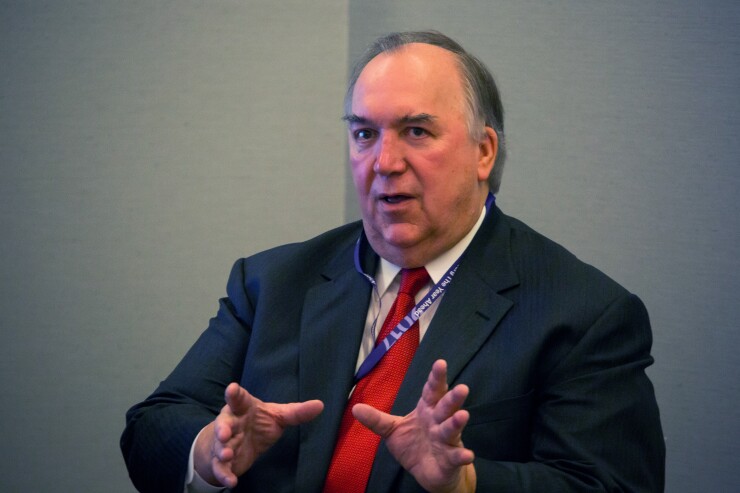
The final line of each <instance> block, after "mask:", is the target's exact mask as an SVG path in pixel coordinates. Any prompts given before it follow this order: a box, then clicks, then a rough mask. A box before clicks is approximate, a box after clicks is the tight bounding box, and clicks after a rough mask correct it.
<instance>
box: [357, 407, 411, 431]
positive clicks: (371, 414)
mask: <svg viewBox="0 0 740 493" xmlns="http://www.w3.org/2000/svg"><path fill="white" fill-rule="evenodd" d="M352 415H353V416H354V417H355V419H357V421H359V422H360V424H362V425H363V426H365V427H366V428H369V429H370V431H372V432H373V433H375V434H376V435H380V436H381V437H383V438H385V437H387V436H388V435H390V433H391V431H393V428H394V426H395V423H396V420H398V419H400V418H399V417H397V416H392V415H390V414H387V413H384V412H381V411H378V410H377V409H375V408H374V407H372V406H369V405H367V404H355V406H354V407H353V408H352Z"/></svg>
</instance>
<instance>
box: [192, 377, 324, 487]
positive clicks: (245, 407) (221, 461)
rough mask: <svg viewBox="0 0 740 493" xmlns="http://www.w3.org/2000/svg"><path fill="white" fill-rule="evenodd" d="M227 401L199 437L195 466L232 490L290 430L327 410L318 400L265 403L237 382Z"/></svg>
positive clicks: (206, 475)
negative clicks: (256, 462)
mask: <svg viewBox="0 0 740 493" xmlns="http://www.w3.org/2000/svg"><path fill="white" fill-rule="evenodd" d="M225 398H226V405H225V406H224V407H223V408H222V409H221V413H220V414H219V415H218V416H217V417H216V419H215V420H214V421H213V422H212V423H211V424H209V425H208V426H206V427H205V428H204V429H203V431H202V432H201V434H200V435H199V436H198V440H197V442H196V444H195V454H194V466H195V470H196V471H197V472H198V474H199V475H200V476H201V477H202V478H203V479H205V480H206V481H208V482H209V483H211V484H214V485H222V486H226V487H228V488H233V487H234V486H236V484H237V481H238V478H239V476H241V475H242V474H244V472H246V471H247V470H248V469H249V468H250V467H251V466H252V464H253V463H254V461H255V460H256V459H257V457H259V456H260V454H262V453H263V452H264V451H265V450H267V449H268V448H269V447H270V446H272V445H273V444H274V443H275V442H276V441H277V440H278V439H279V438H280V437H281V436H282V434H283V431H284V430H285V428H286V427H288V426H295V425H299V424H302V423H306V422H308V421H311V420H312V419H314V418H315V417H316V416H318V415H319V414H320V413H321V411H323V409H324V404H323V403H322V402H321V401H318V400H312V401H306V402H293V403H289V404H276V403H272V402H263V401H261V400H259V399H257V398H256V397H254V396H253V395H251V394H250V393H249V392H247V391H246V390H245V389H244V388H242V387H241V386H239V385H238V384H237V383H232V384H230V385H229V386H228V387H226V392H225Z"/></svg>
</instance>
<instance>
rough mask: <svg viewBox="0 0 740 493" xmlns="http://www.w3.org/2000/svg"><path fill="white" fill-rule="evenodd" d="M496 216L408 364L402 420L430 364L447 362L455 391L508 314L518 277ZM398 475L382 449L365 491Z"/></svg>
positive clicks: (396, 408) (396, 410) (398, 407)
mask: <svg viewBox="0 0 740 493" xmlns="http://www.w3.org/2000/svg"><path fill="white" fill-rule="evenodd" d="M500 216H501V212H500V211H499V210H498V209H494V211H492V213H491V214H489V217H487V218H486V221H485V222H484V223H483V225H482V226H481V229H480V230H479V231H478V233H477V234H476V236H475V239H474V240H473V242H472V243H471V244H470V246H469V247H468V250H467V251H466V253H465V258H464V259H463V261H462V262H461V263H460V267H459V268H458V271H457V273H456V275H455V278H454V279H453V281H452V283H451V284H450V287H449V288H448V290H447V291H446V292H445V295H444V297H443V299H442V300H441V301H440V306H439V307H438V309H437V312H436V313H435V315H434V319H433V320H432V323H431V324H430V326H429V327H428V329H427V332H426V334H425V335H424V339H423V340H422V342H421V344H420V345H419V349H418V350H417V352H416V354H415V356H414V359H413V361H412V362H411V366H410V367H409V370H408V372H407V373H406V377H405V379H404V381H403V384H402V385H401V388H400V390H399V392H398V397H397V398H396V401H395V403H394V405H393V409H392V410H391V413H392V414H395V415H399V416H402V415H405V414H408V413H409V412H411V411H412V410H413V409H414V408H415V407H416V403H417V402H418V400H419V397H420V396H421V390H422V388H423V386H424V384H425V383H426V379H427V376H428V375H429V371H430V370H431V368H432V364H433V363H434V362H435V361H436V360H438V359H444V360H446V361H447V368H448V382H449V383H450V386H452V385H454V383H455V380H456V378H457V376H458V375H459V374H460V372H461V371H462V369H463V368H464V367H465V366H466V365H467V364H468V363H469V362H470V360H471V359H473V358H474V357H475V354H476V353H477V352H478V350H479V348H480V347H481V346H482V345H483V344H485V342H486V340H487V339H488V338H489V337H491V334H492V333H493V332H494V330H495V328H496V326H497V325H498V323H499V322H500V321H501V319H502V318H503V317H504V315H505V314H506V312H507V311H508V310H509V308H511V306H512V304H513V303H512V301H511V300H509V299H507V298H505V297H503V296H501V295H500V294H499V293H500V292H501V291H503V290H505V289H508V288H511V287H512V286H515V285H516V284H518V277H517V275H516V272H515V270H514V268H513V265H512V262H511V252H510V250H509V247H508V245H509V234H510V233H509V229H508V226H507V225H506V224H505V221H501V218H500ZM400 472H401V466H400V464H398V462H396V460H395V459H394V458H393V457H392V456H391V454H390V452H388V449H387V448H386V447H384V446H381V447H380V448H379V449H378V454H377V456H376V459H375V463H374V464H373V472H372V473H371V476H370V482H369V484H368V491H378V492H382V491H390V490H389V487H390V485H392V484H393V483H394V478H395V477H396V476H397V475H398V474H399V473H400Z"/></svg>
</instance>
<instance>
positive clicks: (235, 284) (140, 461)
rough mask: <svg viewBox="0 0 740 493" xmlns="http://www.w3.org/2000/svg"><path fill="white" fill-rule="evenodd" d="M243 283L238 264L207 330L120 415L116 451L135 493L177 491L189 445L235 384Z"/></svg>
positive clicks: (242, 331) (243, 330) (245, 327)
mask: <svg viewBox="0 0 740 493" xmlns="http://www.w3.org/2000/svg"><path fill="white" fill-rule="evenodd" d="M243 280H244V273H243V269H242V261H238V262H237V263H236V264H235V265H234V267H233V269H232V271H231V275H230V277H229V282H228V285H227V294H228V297H227V298H224V299H222V300H221V301H220V305H219V311H218V314H217V315H216V317H214V318H213V319H211V322H210V324H209V326H208V329H207V330H206V331H205V332H204V333H203V334H202V335H201V337H200V338H199V339H198V341H197V342H196V343H195V344H194V345H193V347H192V348H191V349H190V350H189V351H188V353H187V354H186V355H185V357H184V358H183V359H182V361H181V362H180V363H179V364H178V366H177V367H176V368H175V370H174V371H173V372H172V373H171V374H170V375H169V377H167V379H166V380H164V381H163V382H162V383H161V384H160V385H159V387H158V388H157V389H156V390H155V391H154V393H153V394H152V395H150V396H149V397H148V398H147V399H146V400H145V401H144V402H142V403H140V404H137V405H136V406H134V407H132V408H131V409H130V410H129V411H128V413H127V414H126V428H125V430H124V432H123V435H122V437H121V449H122V451H123V456H124V460H125V461H126V465H127V467H128V470H129V475H130V476H131V480H132V481H133V483H134V485H135V486H136V488H137V489H138V490H139V491H142V492H149V491H150V492H166V491H173V492H174V491H177V492H182V489H183V485H184V484H185V474H186V470H187V464H188V455H189V452H190V448H191V446H192V443H193V440H195V437H196V436H197V434H198V433H199V432H200V430H201V429H202V428H203V427H204V426H206V425H207V424H208V423H210V422H211V421H212V420H213V419H214V418H215V417H216V415H217V414H218V412H219V410H220V409H221V407H223V403H224V397H223V395H224V389H225V388H226V386H227V385H228V384H229V383H231V382H234V381H239V378H240V376H241V373H242V366H241V365H242V363H243V360H244V354H245V353H246V349H247V345H248V343H249V336H250V327H251V318H252V313H253V311H252V307H251V305H250V302H249V300H248V298H247V296H246V293H245V291H244V281H243Z"/></svg>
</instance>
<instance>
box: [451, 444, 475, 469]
mask: <svg viewBox="0 0 740 493" xmlns="http://www.w3.org/2000/svg"><path fill="white" fill-rule="evenodd" d="M447 460H448V461H449V462H450V465H451V466H453V467H460V466H467V465H468V464H472V463H473V461H474V460H475V453H474V452H473V451H472V450H470V449H467V448H463V447H454V448H451V449H450V450H449V453H448V455H447Z"/></svg>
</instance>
